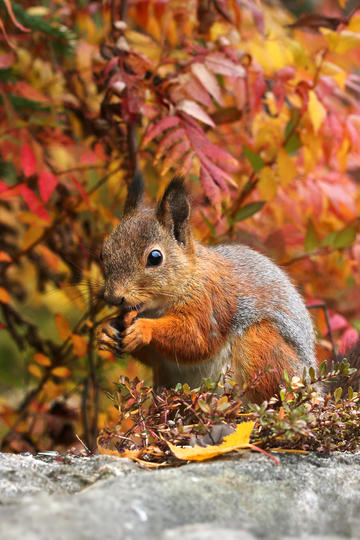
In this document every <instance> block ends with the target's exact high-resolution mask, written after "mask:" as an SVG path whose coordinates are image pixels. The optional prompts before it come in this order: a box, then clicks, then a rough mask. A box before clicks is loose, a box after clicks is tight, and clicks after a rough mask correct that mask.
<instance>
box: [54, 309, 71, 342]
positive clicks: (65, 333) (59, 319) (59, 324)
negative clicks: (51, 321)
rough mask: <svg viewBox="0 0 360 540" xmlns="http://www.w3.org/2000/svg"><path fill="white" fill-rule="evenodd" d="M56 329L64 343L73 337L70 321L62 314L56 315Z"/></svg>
mask: <svg viewBox="0 0 360 540" xmlns="http://www.w3.org/2000/svg"><path fill="white" fill-rule="evenodd" d="M55 324H56V329H57V331H58V333H59V336H60V337H61V339H62V340H63V341H66V340H67V339H68V338H69V337H70V336H71V328H70V325H69V321H68V320H67V319H66V318H65V317H64V315H62V314H61V313H57V314H56V315H55Z"/></svg>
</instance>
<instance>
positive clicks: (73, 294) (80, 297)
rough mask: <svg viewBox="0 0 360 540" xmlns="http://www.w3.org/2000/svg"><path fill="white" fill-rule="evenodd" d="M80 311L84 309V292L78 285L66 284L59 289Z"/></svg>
mask: <svg viewBox="0 0 360 540" xmlns="http://www.w3.org/2000/svg"><path fill="white" fill-rule="evenodd" d="M61 292H62V293H63V294H64V295H65V296H66V297H67V298H68V299H69V300H70V301H71V303H72V304H73V305H74V306H76V307H77V308H78V309H80V311H86V304H85V300H84V293H83V292H82V291H81V289H80V288H79V287H75V285H74V286H70V285H69V286H66V287H63V289H62V291H61Z"/></svg>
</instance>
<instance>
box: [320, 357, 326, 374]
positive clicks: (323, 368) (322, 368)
mask: <svg viewBox="0 0 360 540" xmlns="http://www.w3.org/2000/svg"><path fill="white" fill-rule="evenodd" d="M319 373H320V375H321V376H322V377H325V375H326V373H327V361H326V360H324V361H323V362H321V364H320V366H319Z"/></svg>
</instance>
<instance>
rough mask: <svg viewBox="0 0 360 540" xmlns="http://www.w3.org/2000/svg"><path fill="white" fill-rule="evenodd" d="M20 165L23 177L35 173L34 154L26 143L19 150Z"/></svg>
mask: <svg viewBox="0 0 360 540" xmlns="http://www.w3.org/2000/svg"><path fill="white" fill-rule="evenodd" d="M21 165H22V168H23V171H24V174H25V176H31V175H32V174H34V173H35V172H36V158H35V154H34V152H33V151H32V148H31V147H30V145H29V144H28V143H25V144H24V145H23V147H22V149H21Z"/></svg>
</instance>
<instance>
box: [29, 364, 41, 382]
mask: <svg viewBox="0 0 360 540" xmlns="http://www.w3.org/2000/svg"><path fill="white" fill-rule="evenodd" d="M28 372H29V373H31V375H34V377H37V378H38V379H40V378H41V377H42V371H41V369H40V368H39V366H37V365H36V364H30V365H29V366H28Z"/></svg>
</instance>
